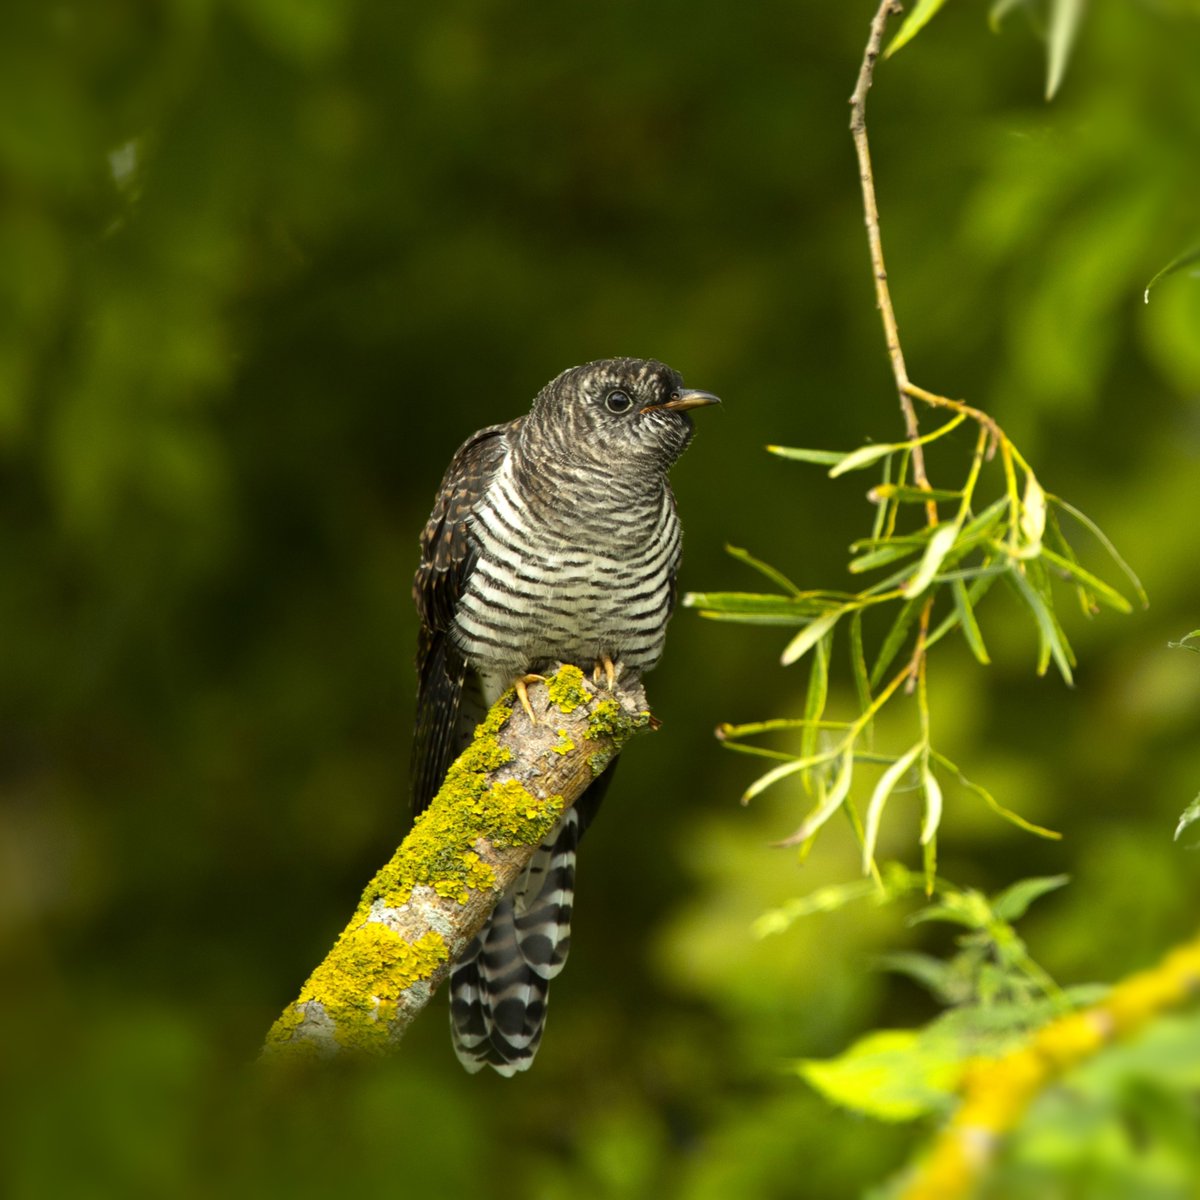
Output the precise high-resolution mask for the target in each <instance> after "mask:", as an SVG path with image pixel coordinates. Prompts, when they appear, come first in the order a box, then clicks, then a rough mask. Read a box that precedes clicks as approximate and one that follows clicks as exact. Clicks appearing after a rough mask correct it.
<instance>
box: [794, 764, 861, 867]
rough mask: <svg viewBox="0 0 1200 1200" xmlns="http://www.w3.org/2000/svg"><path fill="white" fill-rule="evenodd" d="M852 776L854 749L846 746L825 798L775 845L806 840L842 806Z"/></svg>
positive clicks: (795, 843) (796, 843) (795, 844)
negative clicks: (790, 832) (795, 828)
mask: <svg viewBox="0 0 1200 1200" xmlns="http://www.w3.org/2000/svg"><path fill="white" fill-rule="evenodd" d="M853 778H854V751H853V748H852V747H847V748H846V750H845V751H844V752H843V753H842V765H841V767H840V768H839V769H838V774H837V779H835V780H834V784H833V787H831V788H830V789H829V792H828V794H827V795H826V797H825V799H824V800H822V801H821V803H820V804H819V805H818V806H817V807H816V809H814V810H813V812H811V813H810V814H809V815H808V816H807V817H806V818H805V820H804V823H803V824H802V825H801V826H800V828H799V829H797V830H796V832H795V833H793V834H792V835H791V836H790V837H786V838H784V839H783V841H781V842H776V843H775V845H777V846H798V845H800V843H801V842H807V841H808V839H809V838H810V837H812V835H813V834H814V833H816V832H817V830H818V829H820V828H821V826H822V825H824V824H825V822H826V821H828V820H829V818H830V817H832V816H833V814H834V813H835V812H837V810H838V809H839V808H841V807H842V803H843V801H844V800H845V799H846V796H847V794H848V793H849V791H850V782H851V780H852V779H853Z"/></svg>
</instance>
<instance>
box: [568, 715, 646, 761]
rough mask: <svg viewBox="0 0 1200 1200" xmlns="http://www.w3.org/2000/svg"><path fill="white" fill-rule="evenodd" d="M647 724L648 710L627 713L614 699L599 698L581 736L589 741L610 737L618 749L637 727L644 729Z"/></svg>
mask: <svg viewBox="0 0 1200 1200" xmlns="http://www.w3.org/2000/svg"><path fill="white" fill-rule="evenodd" d="M649 724H650V714H649V713H648V712H640V713H628V712H626V711H625V710H624V709H623V708H622V707H621V706H620V704H618V703H617V701H616V700H601V701H600V703H599V704H597V705H596V707H595V708H594V709H592V713H591V716H589V717H588V727H587V732H586V733H585V734H584V735H583V736H584V737H585V738H587V739H588V740H589V741H595V740H596V739H598V738H602V737H610V738H612V740H613V742H614V743H616V747H617V748H618V749H619V748H620V747H621V746H622V745H624V744H625V742H627V741H628V740H629V738H631V737H632V736H633V735H634V734H635V733H637V731H638V730H639V729H645V728H646V726H647V725H649ZM602 769H603V768H602Z"/></svg>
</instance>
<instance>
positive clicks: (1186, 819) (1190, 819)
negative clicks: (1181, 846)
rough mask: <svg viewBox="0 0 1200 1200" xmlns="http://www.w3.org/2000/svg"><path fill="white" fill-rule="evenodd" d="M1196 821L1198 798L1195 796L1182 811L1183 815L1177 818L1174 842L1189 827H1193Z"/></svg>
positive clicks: (1199, 807) (1198, 819) (1198, 815)
mask: <svg viewBox="0 0 1200 1200" xmlns="http://www.w3.org/2000/svg"><path fill="white" fill-rule="evenodd" d="M1197 821H1200V796H1197V797H1196V798H1195V800H1193V801H1192V802H1191V804H1189V805H1188V806H1187V808H1185V809H1184V810H1183V815H1182V816H1181V817H1180V818H1179V824H1178V825H1176V826H1175V840H1176V841H1179V839H1180V837H1181V836H1182V834H1183V832H1184V830H1186V829H1187V828H1188V827H1189V826H1192V825H1195V824H1196V822H1197Z"/></svg>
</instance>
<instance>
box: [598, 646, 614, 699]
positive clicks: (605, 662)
mask: <svg viewBox="0 0 1200 1200" xmlns="http://www.w3.org/2000/svg"><path fill="white" fill-rule="evenodd" d="M602 672H603V674H604V679H605V682H606V683H607V684H608V690H609V691H610V692H611V691H612V690H613V688H614V687H615V685H616V682H617V668H616V667H615V666H613V660H612V659H611V658H610V657H609V656H608V655H607V654H602V655H600V657H599V658H598V659H596V665H595V666H594V667H592V682H593V683H594V684H595V685H596V686H597V687H599V686H600V675H601V673H602Z"/></svg>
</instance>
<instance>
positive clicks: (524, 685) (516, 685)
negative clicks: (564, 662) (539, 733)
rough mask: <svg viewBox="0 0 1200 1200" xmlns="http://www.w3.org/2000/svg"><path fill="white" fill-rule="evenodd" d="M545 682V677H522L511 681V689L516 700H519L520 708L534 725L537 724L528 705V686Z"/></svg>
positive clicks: (531, 706) (531, 707)
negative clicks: (514, 693)
mask: <svg viewBox="0 0 1200 1200" xmlns="http://www.w3.org/2000/svg"><path fill="white" fill-rule="evenodd" d="M545 682H546V677H545V675H522V676H521V677H520V678H519V679H515V680H513V689H514V690H515V691H516V693H517V699H518V700H520V702H521V707H522V708H523V709H524V710H525V712H526V715H527V716H528V717H529V720H530V721H531V722H532V723H533V724H534V725H536V724H537V723H538V719H537V717H535V716H534V715H533V705H531V704H530V703H529V691H528V685H529V684H531V683H545Z"/></svg>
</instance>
